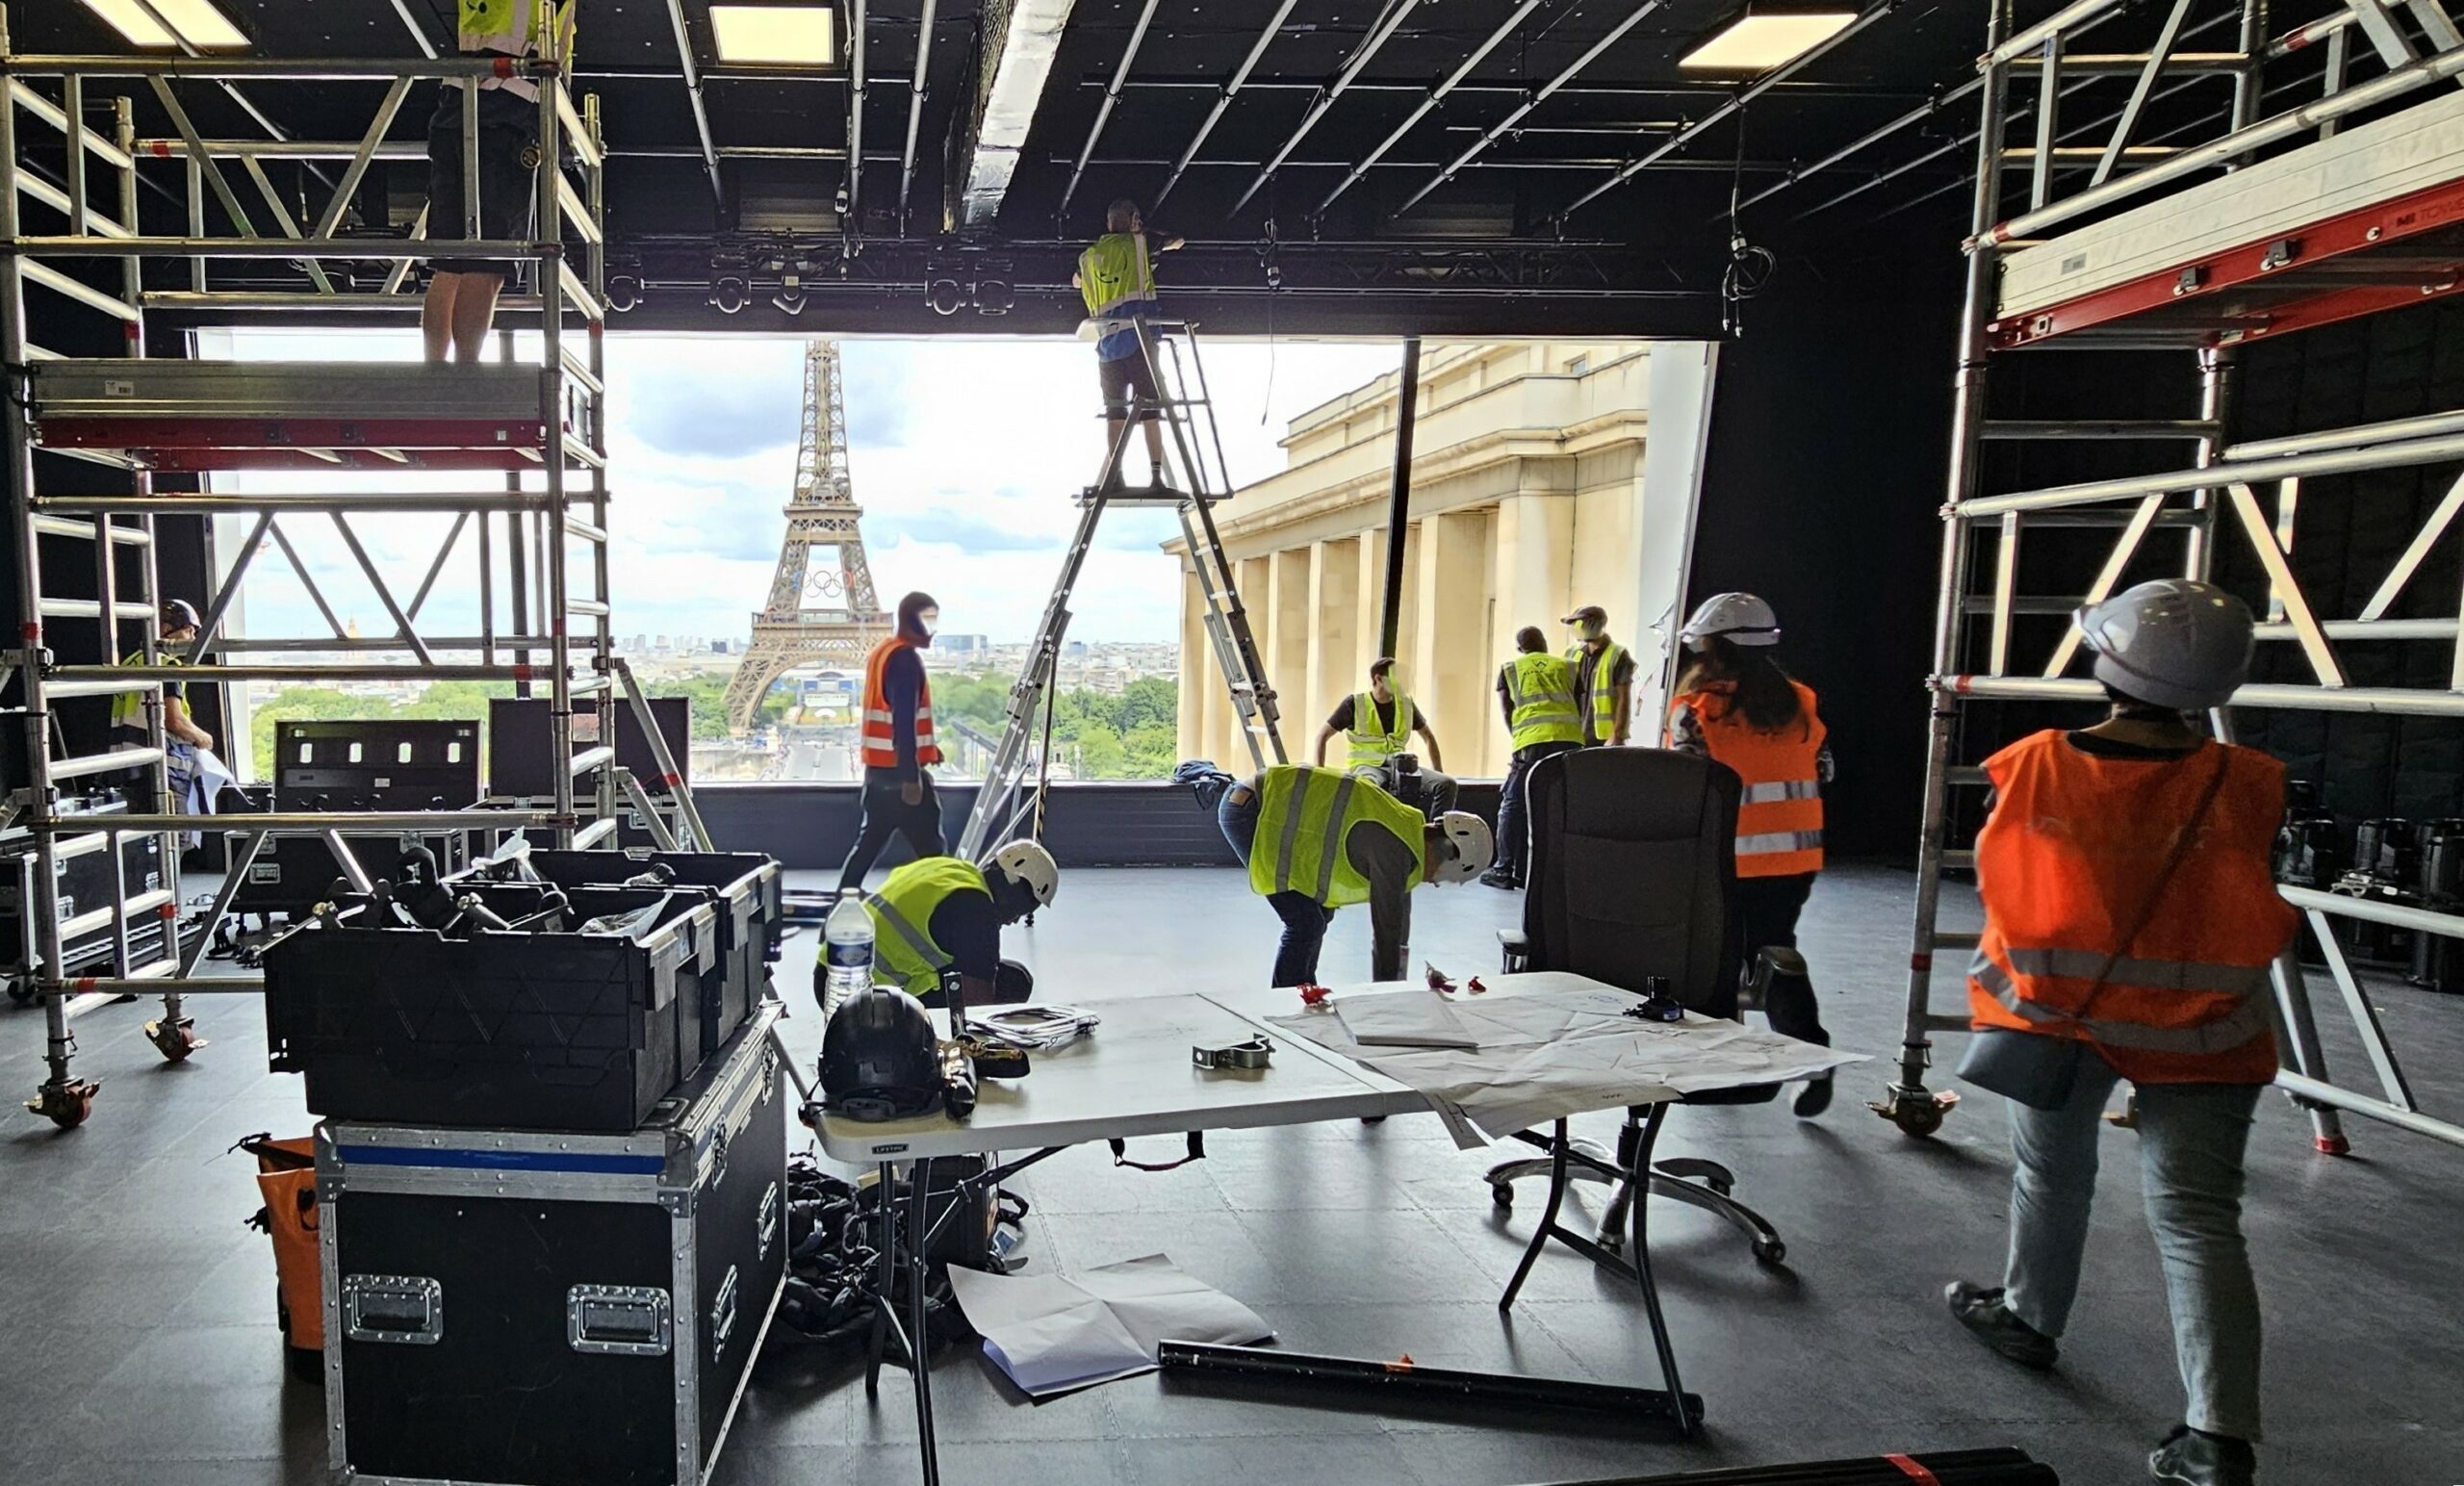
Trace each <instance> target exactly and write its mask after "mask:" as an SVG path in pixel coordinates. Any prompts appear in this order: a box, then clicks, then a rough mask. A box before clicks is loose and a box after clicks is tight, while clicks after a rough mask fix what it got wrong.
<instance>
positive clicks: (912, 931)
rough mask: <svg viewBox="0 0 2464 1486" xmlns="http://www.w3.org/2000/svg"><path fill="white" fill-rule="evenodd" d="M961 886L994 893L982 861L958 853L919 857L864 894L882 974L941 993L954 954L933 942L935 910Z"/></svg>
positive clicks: (923, 991) (911, 990)
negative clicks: (981, 865) (978, 864)
mask: <svg viewBox="0 0 2464 1486" xmlns="http://www.w3.org/2000/svg"><path fill="white" fill-rule="evenodd" d="M961 892H980V893H982V894H984V895H985V896H986V897H988V898H989V897H990V896H992V888H991V886H990V885H989V884H987V883H986V882H985V881H984V869H983V868H982V867H979V866H977V865H976V864H975V863H973V862H971V861H966V860H963V858H957V857H920V858H916V859H915V860H913V861H911V862H909V863H907V865H905V866H903V867H900V868H898V869H897V870H896V871H894V872H892V873H890V875H889V880H888V881H886V882H885V883H883V884H882V890H881V891H879V892H876V893H867V894H865V895H864V908H865V910H867V911H868V912H870V913H871V914H872V915H873V959H874V962H875V963H877V964H879V965H880V966H881V967H882V970H883V972H884V973H883V974H882V975H881V976H879V977H877V979H881V980H886V981H889V982H891V983H893V984H895V985H896V986H899V987H900V988H901V989H903V990H905V991H906V992H907V993H908V994H909V995H911V996H914V997H916V998H917V999H918V1000H926V999H930V998H932V997H934V996H937V995H939V994H940V993H941V972H942V971H943V970H946V969H948V968H949V966H950V956H949V953H948V952H947V951H946V950H944V949H942V948H941V946H940V945H939V944H937V943H936V942H934V939H933V910H935V909H937V908H939V907H940V906H941V904H942V903H943V902H944V901H945V900H947V899H948V897H949V896H950V895H951V894H952V893H961ZM828 951H829V946H828V945H824V946H823V952H824V953H825V954H827V953H828Z"/></svg>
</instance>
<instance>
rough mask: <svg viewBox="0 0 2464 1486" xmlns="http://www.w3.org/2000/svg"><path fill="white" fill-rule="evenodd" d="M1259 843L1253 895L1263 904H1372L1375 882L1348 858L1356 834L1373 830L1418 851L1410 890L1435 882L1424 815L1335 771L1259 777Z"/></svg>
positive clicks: (1284, 769) (1295, 769) (1276, 770)
mask: <svg viewBox="0 0 2464 1486" xmlns="http://www.w3.org/2000/svg"><path fill="white" fill-rule="evenodd" d="M1257 787H1258V794H1259V804H1258V825H1257V837H1256V839H1255V841H1254V842H1253V843H1252V845H1251V846H1250V849H1249V887H1250V890H1251V891H1253V892H1256V893H1257V894H1259V895H1260V896H1261V897H1264V896H1269V895H1271V894H1274V893H1278V892H1296V893H1300V894H1302V895H1303V896H1305V897H1307V898H1309V899H1310V900H1311V901H1313V902H1316V903H1321V904H1323V905H1325V906H1326V907H1328V908H1342V907H1345V906H1346V905H1347V904H1353V903H1366V902H1368V901H1369V880H1368V878H1367V877H1366V876H1364V875H1363V874H1362V873H1361V871H1360V870H1359V868H1357V867H1355V866H1353V865H1352V864H1351V858H1350V856H1349V855H1348V853H1347V851H1346V846H1347V839H1348V837H1349V835H1350V833H1351V829H1352V828H1353V827H1354V826H1359V825H1363V824H1367V825H1373V826H1375V827H1377V828H1378V829H1380V830H1383V831H1387V832H1390V833H1393V834H1394V836H1395V837H1396V839H1398V840H1400V841H1402V842H1404V843H1406V844H1407V845H1409V846H1410V847H1411V848H1412V858H1413V861H1414V863H1415V866H1414V870H1413V872H1412V875H1411V880H1410V882H1409V883H1408V884H1406V885H1407V886H1415V887H1416V886H1418V885H1420V884H1421V882H1422V881H1423V879H1424V877H1425V876H1426V874H1427V861H1426V852H1425V849H1424V834H1425V828H1426V824H1427V823H1426V821H1425V819H1424V817H1423V816H1422V814H1421V812H1420V811H1418V810H1416V809H1414V808H1413V807H1410V806H1408V805H1405V804H1403V803H1402V802H1401V801H1399V800H1397V799H1396V798H1395V797H1394V796H1392V795H1390V794H1388V793H1386V792H1385V791H1384V790H1382V789H1379V788H1378V787H1377V786H1376V785H1374V784H1372V783H1370V782H1369V781H1366V780H1363V779H1359V778H1357V777H1355V776H1353V775H1349V774H1346V773H1343V772H1341V771H1339V770H1335V769H1322V768H1317V767H1314V766H1311V765H1307V764H1276V765H1274V766H1273V767H1271V768H1270V769H1268V770H1267V771H1266V772H1265V773H1264V774H1262V775H1260V776H1259V777H1258V786H1257Z"/></svg>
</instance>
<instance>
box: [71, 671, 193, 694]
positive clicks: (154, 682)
mask: <svg viewBox="0 0 2464 1486" xmlns="http://www.w3.org/2000/svg"><path fill="white" fill-rule="evenodd" d="M171 679H172V680H175V681H176V680H178V679H179V678H178V677H176V676H175V677H172V678H171ZM162 684H163V680H162V679H161V678H160V677H157V678H155V679H151V680H140V679H136V678H134V677H116V678H114V679H110V680H90V681H87V680H77V681H45V682H43V687H42V692H43V695H44V696H45V697H50V698H60V697H116V696H120V695H122V694H124V693H127V692H132V691H151V690H153V689H154V688H155V687H157V686H160V685H162Z"/></svg>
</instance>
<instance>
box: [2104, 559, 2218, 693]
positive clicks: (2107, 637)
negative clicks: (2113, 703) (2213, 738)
mask: <svg viewBox="0 0 2464 1486" xmlns="http://www.w3.org/2000/svg"><path fill="white" fill-rule="evenodd" d="M2071 618H2072V619H2073V621H2074V622H2075V623H2077V625H2078V626H2079V633H2080V635H2081V636H2082V637H2083V638H2084V639H2085V640H2086V641H2087V644H2088V648H2089V649H2090V650H2092V651H2093V652H2095V653H2096V666H2095V676H2096V679H2098V680H2100V681H2102V682H2104V683H2105V684H2106V685H2108V686H2111V687H2112V688H2113V689H2114V690H2116V691H2118V692H2120V693H2122V694H2123V695H2124V696H2128V697H2132V698H2135V699H2136V700H2138V701H2141V702H2150V703H2153V704H2155V705H2158V706H2169V707H2173V708H2175V709H2177V710H2180V711H2184V712H2194V711H2198V710H2201V709H2203V708H2206V707H2212V706H2222V705H2224V704H2225V702H2226V701H2227V700H2228V699H2230V698H2231V697H2232V695H2233V693H2234V690H2235V689H2236V688H2238V687H2239V686H2240V685H2241V684H2242V681H2243V679H2244V678H2245V677H2246V676H2248V675H2249V672H2250V646H2251V636H2250V608H2249V605H2247V604H2246V603H2244V602H2242V601H2241V600H2239V599H2237V598H2235V597H2233V595H2231V594H2229V593H2226V592H2225V591H2224V590H2223V589H2221V588H2219V587H2217V586H2216V585H2215V584H2213V583H2200V582H2194V581H2192V580H2191V579H2189V578H2178V577H2169V578H2159V579H2157V580H2156V581H2154V582H2151V583H2142V584H2140V585H2139V586H2137V587H2135V588H2129V589H2125V590H2123V591H2122V592H2120V593H2117V594H2116V595H2114V596H2113V597H2112V598H2110V599H2107V600H2106V601H2105V602H2102V603H2094V604H2090V605H2088V606H2087V607H2085V608H2083V609H2080V610H2079V611H2078V612H2077V613H2076V614H2074V615H2072V616H2071Z"/></svg>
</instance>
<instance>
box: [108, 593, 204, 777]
mask: <svg viewBox="0 0 2464 1486" xmlns="http://www.w3.org/2000/svg"><path fill="white" fill-rule="evenodd" d="M161 617H162V627H163V637H162V641H161V643H160V644H159V645H158V646H157V647H156V651H157V654H156V657H155V658H154V659H152V660H148V659H146V657H145V652H144V651H142V650H137V651H131V652H130V653H128V654H126V655H124V656H122V657H121V658H120V664H121V665H124V666H144V665H160V666H176V665H178V664H179V663H180V652H181V651H184V650H186V649H187V647H188V646H190V645H192V644H193V643H194V642H195V640H196V633H197V617H196V609H195V608H194V607H193V606H192V604H190V603H189V602H188V601H187V600H185V599H173V600H170V601H169V602H166V603H165V604H164V605H163V612H162V616H161ZM112 733H113V739H112V747H113V749H114V750H115V751H119V750H124V749H132V748H143V747H145V746H146V735H145V693H143V692H141V691H123V692H120V693H118V694H116V695H115V696H114V697H113V698H112ZM213 747H214V734H212V733H210V732H208V731H206V730H204V729H202V728H200V727H198V726H197V725H196V720H195V719H194V718H192V717H191V716H190V715H189V702H188V687H187V685H186V684H185V683H183V682H180V681H165V682H164V683H163V768H164V773H165V777H166V779H167V781H168V782H169V785H170V795H171V798H170V802H169V806H168V808H170V809H172V810H176V811H178V812H180V813H182V814H186V815H202V814H205V813H206V812H207V807H208V801H206V800H204V799H201V798H198V797H197V794H196V789H197V781H198V779H199V772H198V768H197V756H198V754H200V753H202V752H204V751H206V750H209V749H211V748H213Z"/></svg>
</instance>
